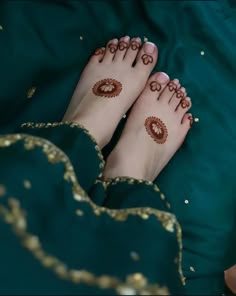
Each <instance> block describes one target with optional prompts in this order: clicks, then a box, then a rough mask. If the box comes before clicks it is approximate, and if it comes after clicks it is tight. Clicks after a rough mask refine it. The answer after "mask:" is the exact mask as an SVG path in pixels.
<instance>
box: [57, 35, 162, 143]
mask: <svg viewBox="0 0 236 296" xmlns="http://www.w3.org/2000/svg"><path fill="white" fill-rule="evenodd" d="M156 62H157V47H156V46H155V45H154V44H153V43H150V42H147V43H145V44H144V45H143V46H141V39H140V38H133V39H131V40H130V38H129V37H128V36H126V37H123V38H121V39H120V40H119V41H118V40H117V39H113V40H111V41H109V42H108V44H107V46H106V49H105V48H101V49H98V50H96V51H95V53H94V55H93V56H92V57H91V59H90V61H89V63H88V64H87V66H86V67H85V69H84V71H83V73H82V75H81V77H80V81H79V83H78V85H77V87H76V89H75V92H74V94H73V97H72V100H71V102H70V104H69V107H68V109H67V111H66V114H65V116H64V118H63V120H64V121H70V122H72V121H74V122H77V123H80V124H82V125H83V126H84V127H85V128H87V129H88V130H89V131H90V133H91V134H92V135H93V136H94V138H95V139H96V141H97V143H98V145H99V146H100V147H101V148H102V147H104V146H105V145H106V144H107V143H108V142H109V141H110V139H111V137H112V135H113V133H114V131H115V129H116V127H117V125H118V123H119V121H120V120H121V118H122V116H123V115H124V114H125V113H126V112H127V110H128V109H129V108H130V107H131V106H132V104H133V103H134V101H135V100H136V99H137V97H138V96H139V95H140V93H141V92H142V90H143V88H144V87H145V84H146V82H147V80H148V77H149V75H150V73H151V71H152V70H153V68H154V66H155V65H156Z"/></svg>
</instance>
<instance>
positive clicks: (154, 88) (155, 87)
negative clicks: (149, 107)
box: [150, 81, 161, 91]
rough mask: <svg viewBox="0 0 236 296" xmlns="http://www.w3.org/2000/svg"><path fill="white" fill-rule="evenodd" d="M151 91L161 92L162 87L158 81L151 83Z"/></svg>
mask: <svg viewBox="0 0 236 296" xmlns="http://www.w3.org/2000/svg"><path fill="white" fill-rule="evenodd" d="M150 89H151V91H160V90H161V85H160V84H159V83H158V82H156V81H152V82H151V83H150Z"/></svg>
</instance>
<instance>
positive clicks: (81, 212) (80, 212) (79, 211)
mask: <svg viewBox="0 0 236 296" xmlns="http://www.w3.org/2000/svg"><path fill="white" fill-rule="evenodd" d="M76 215H77V216H80V217H81V216H83V215H84V212H83V211H81V210H77V211H76Z"/></svg>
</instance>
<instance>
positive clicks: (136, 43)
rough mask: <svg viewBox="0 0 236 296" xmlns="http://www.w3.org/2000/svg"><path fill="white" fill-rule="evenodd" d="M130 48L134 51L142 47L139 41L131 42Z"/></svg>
mask: <svg viewBox="0 0 236 296" xmlns="http://www.w3.org/2000/svg"><path fill="white" fill-rule="evenodd" d="M130 47H131V49H132V50H136V49H138V48H139V47H140V43H138V42H137V41H131V43H130Z"/></svg>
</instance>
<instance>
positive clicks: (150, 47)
mask: <svg viewBox="0 0 236 296" xmlns="http://www.w3.org/2000/svg"><path fill="white" fill-rule="evenodd" d="M155 47H156V46H155V44H154V43H151V42H146V43H144V45H143V49H144V51H145V52H146V53H149V54H151V53H153V52H154V50H155Z"/></svg>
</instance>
